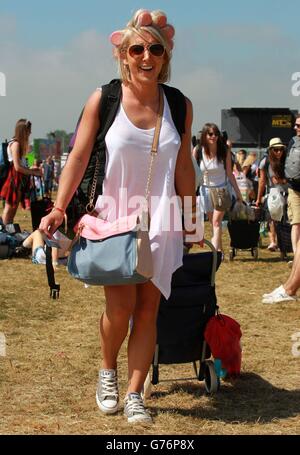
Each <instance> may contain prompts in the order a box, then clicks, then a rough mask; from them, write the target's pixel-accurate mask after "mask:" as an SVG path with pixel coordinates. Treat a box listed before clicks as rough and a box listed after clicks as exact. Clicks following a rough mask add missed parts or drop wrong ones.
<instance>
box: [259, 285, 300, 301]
mask: <svg viewBox="0 0 300 455" xmlns="http://www.w3.org/2000/svg"><path fill="white" fill-rule="evenodd" d="M297 300H298V299H297V296H296V295H288V294H287V293H286V291H285V289H284V288H283V289H279V290H277V292H275V293H274V294H272V295H270V296H269V297H266V298H264V299H263V301H262V303H270V304H272V303H282V302H296V301H297Z"/></svg>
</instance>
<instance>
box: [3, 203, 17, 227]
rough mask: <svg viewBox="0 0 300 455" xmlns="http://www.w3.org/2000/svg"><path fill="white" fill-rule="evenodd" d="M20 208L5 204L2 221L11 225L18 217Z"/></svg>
mask: <svg viewBox="0 0 300 455" xmlns="http://www.w3.org/2000/svg"><path fill="white" fill-rule="evenodd" d="M17 208H18V207H13V206H12V205H10V204H8V203H7V202H5V207H4V210H3V214H2V220H3V223H4V224H9V223H13V222H14V217H15V215H16V212H17Z"/></svg>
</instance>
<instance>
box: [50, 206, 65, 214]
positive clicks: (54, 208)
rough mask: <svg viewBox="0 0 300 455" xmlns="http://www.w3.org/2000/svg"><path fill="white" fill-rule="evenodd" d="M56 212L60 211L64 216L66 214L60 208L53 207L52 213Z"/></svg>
mask: <svg viewBox="0 0 300 455" xmlns="http://www.w3.org/2000/svg"><path fill="white" fill-rule="evenodd" d="M54 210H58V211H59V212H60V213H62V214H63V215H64V214H65V213H66V212H65V210H63V209H60V208H59V207H53V209H52V212H54Z"/></svg>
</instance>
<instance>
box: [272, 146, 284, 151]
mask: <svg viewBox="0 0 300 455" xmlns="http://www.w3.org/2000/svg"><path fill="white" fill-rule="evenodd" d="M273 152H284V148H283V147H276V148H273Z"/></svg>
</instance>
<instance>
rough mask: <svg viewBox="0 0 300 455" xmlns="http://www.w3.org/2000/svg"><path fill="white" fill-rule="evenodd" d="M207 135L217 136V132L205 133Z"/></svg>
mask: <svg viewBox="0 0 300 455" xmlns="http://www.w3.org/2000/svg"><path fill="white" fill-rule="evenodd" d="M207 135H208V136H209V137H213V136H215V137H218V136H219V135H218V133H207Z"/></svg>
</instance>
